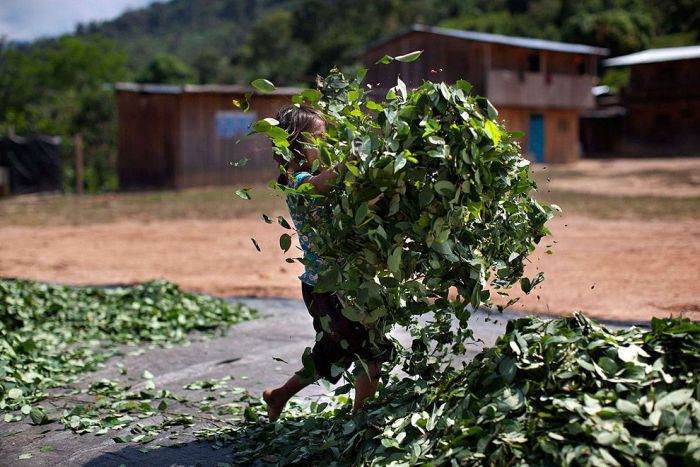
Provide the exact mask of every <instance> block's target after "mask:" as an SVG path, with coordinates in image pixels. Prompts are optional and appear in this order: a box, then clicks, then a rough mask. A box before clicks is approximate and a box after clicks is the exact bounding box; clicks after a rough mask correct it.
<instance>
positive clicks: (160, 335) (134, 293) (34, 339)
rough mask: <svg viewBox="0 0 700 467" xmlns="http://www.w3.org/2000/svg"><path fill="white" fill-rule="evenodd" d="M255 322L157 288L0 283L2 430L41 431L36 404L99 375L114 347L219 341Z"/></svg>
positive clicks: (218, 304) (164, 286) (241, 310)
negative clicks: (20, 426)
mask: <svg viewBox="0 0 700 467" xmlns="http://www.w3.org/2000/svg"><path fill="white" fill-rule="evenodd" d="M256 317H257V312H256V311H255V310H252V309H250V308H248V307H246V306H244V305H235V306H232V305H230V304H228V303H226V302H225V301H224V300H221V299H217V298H212V297H208V296H204V295H196V294H191V293H187V292H183V291H181V290H180V289H179V288H178V287H177V286H176V285H175V284H173V283H170V282H167V281H163V280H157V281H151V282H147V283H144V284H139V285H136V286H132V287H117V288H112V289H108V288H92V287H84V288H76V287H66V286H61V285H52V284H46V283H43V282H37V281H28V280H2V281H0V415H3V416H4V420H5V421H6V422H12V421H20V420H22V419H24V418H28V417H29V416H31V418H32V420H33V421H35V423H37V421H38V422H40V423H45V422H46V421H47V420H48V419H47V417H46V414H45V413H44V407H42V406H40V405H39V402H41V401H42V400H44V399H46V398H47V396H48V394H47V390H48V389H50V388H61V387H66V386H68V385H69V384H71V383H73V382H74V381H75V380H76V377H77V376H78V375H81V374H83V373H87V372H90V371H95V370H97V369H98V368H101V367H102V366H103V365H104V363H105V362H106V361H107V360H108V359H109V358H111V357H113V356H115V355H121V354H122V353H123V351H124V349H123V346H122V347H120V346H119V345H120V344H139V343H152V344H155V345H172V344H177V343H185V342H188V341H190V340H192V339H197V338H200V339H201V338H207V337H210V336H213V335H224V334H225V333H226V332H227V330H228V328H229V327H230V326H231V325H232V324H235V323H239V322H241V321H246V320H249V319H254V318H256ZM193 333H198V334H193ZM18 410H19V412H18Z"/></svg>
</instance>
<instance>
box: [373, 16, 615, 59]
mask: <svg viewBox="0 0 700 467" xmlns="http://www.w3.org/2000/svg"><path fill="white" fill-rule="evenodd" d="M409 32H427V33H430V34H439V35H441V36H449V37H455V38H457V39H464V40H468V41H475V42H487V43H490V44H503V45H510V46H512V47H521V48H525V49H535V50H550V51H553V52H565V53H579V54H588V55H601V56H605V55H609V54H610V52H609V51H608V49H604V48H601V47H593V46H590V45H585V44H571V43H568V42H556V41H547V40H544V39H533V38H531V37H516V36H504V35H501V34H490V33H486V32H475V31H462V30H460V29H449V28H440V27H436V26H424V25H422V24H414V25H413V26H411V28H410V29H408V30H406V31H404V32H401V33H399V34H396V35H394V36H391V37H388V38H386V39H384V40H381V41H379V42H377V43H375V44H372V45H370V47H368V49H371V48H375V47H377V46H379V45H382V44H386V43H387V42H390V41H392V40H394V39H396V38H397V37H400V36H403V35H405V34H408V33H409Z"/></svg>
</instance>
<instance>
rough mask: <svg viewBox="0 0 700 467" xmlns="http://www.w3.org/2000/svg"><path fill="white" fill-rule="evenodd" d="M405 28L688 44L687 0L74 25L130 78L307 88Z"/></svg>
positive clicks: (187, 6)
mask: <svg viewBox="0 0 700 467" xmlns="http://www.w3.org/2000/svg"><path fill="white" fill-rule="evenodd" d="M412 23H424V24H429V25H437V24H439V25H443V26H447V27H454V28H461V29H471V30H478V31H485V32H494V33H501V34H511V35H523V36H530V37H539V38H544V39H552V40H563V41H568V42H581V43H587V44H591V45H598V46H603V47H608V48H610V49H611V51H612V52H613V55H619V54H624V53H631V52H635V51H637V50H640V49H643V48H647V47H650V46H655V45H657V44H658V45H662V46H668V45H683V44H687V43H693V42H696V41H698V37H697V31H699V30H700V13H698V9H697V8H695V7H694V0H675V1H674V0H660V1H651V0H602V1H601V0H582V1H580V2H576V3H574V2H570V1H566V0H489V1H486V0H470V1H463V0H420V1H418V0H375V1H370V0H354V1H351V0H199V1H191V0H172V1H170V2H167V3H154V4H152V5H150V6H148V7H146V8H143V9H139V10H134V11H130V12H127V13H125V14H123V15H122V16H120V17H119V18H117V19H114V20H111V21H107V22H102V23H91V24H88V25H81V26H79V27H78V29H77V31H76V34H77V35H78V36H80V37H84V38H90V37H92V36H95V35H102V36H105V37H107V38H110V39H112V40H113V41H114V42H115V43H116V44H117V45H118V46H119V47H120V48H122V49H123V50H125V51H126V53H127V55H128V65H129V68H130V69H131V70H132V72H133V73H134V74H135V75H137V74H138V72H140V71H142V70H143V69H144V68H145V67H146V66H147V65H148V64H149V63H150V62H151V61H152V60H153V59H154V58H155V57H156V56H158V55H159V54H161V55H162V54H163V53H168V54H172V55H175V56H177V57H178V58H179V59H181V60H182V61H184V62H185V63H186V64H188V65H189V66H190V67H192V68H193V71H194V74H195V75H196V76H197V79H198V81H200V82H213V81H219V82H246V81H248V80H249V79H251V78H253V77H257V76H267V77H268V78H271V79H276V80H277V81H279V82H280V84H295V83H297V82H299V81H312V80H313V77H314V76H315V75H316V74H318V73H326V72H327V71H328V69H329V68H330V67H331V66H333V65H350V64H352V63H353V61H354V57H355V54H356V52H358V51H359V50H361V49H362V48H363V47H365V46H366V45H367V44H368V43H369V42H371V41H374V40H377V39H379V38H380V37H382V36H385V35H388V34H392V33H395V32H397V31H399V30H400V29H402V28H405V27H407V26H409V25H410V24H412Z"/></svg>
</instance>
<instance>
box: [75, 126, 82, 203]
mask: <svg viewBox="0 0 700 467" xmlns="http://www.w3.org/2000/svg"><path fill="white" fill-rule="evenodd" d="M73 141H74V145H75V193H76V194H77V195H82V194H83V135H82V134H80V133H78V134H76V135H75V138H74V139H73Z"/></svg>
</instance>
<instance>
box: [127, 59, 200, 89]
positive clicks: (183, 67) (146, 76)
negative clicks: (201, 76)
mask: <svg viewBox="0 0 700 467" xmlns="http://www.w3.org/2000/svg"><path fill="white" fill-rule="evenodd" d="M195 75H196V73H195V71H194V70H193V69H192V68H191V67H190V66H189V65H187V64H186V63H185V62H183V61H182V60H180V59H179V58H177V57H176V56H175V55H172V54H167V53H159V54H158V55H156V56H155V57H154V58H153V60H151V62H150V63H149V64H148V65H147V66H146V68H145V69H144V70H143V71H142V72H141V74H140V75H139V77H138V78H137V81H138V82H139V83H158V84H187V83H191V82H193V81H195V79H196V77H195Z"/></svg>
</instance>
